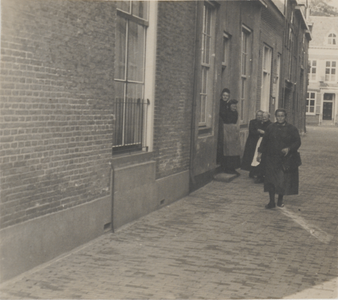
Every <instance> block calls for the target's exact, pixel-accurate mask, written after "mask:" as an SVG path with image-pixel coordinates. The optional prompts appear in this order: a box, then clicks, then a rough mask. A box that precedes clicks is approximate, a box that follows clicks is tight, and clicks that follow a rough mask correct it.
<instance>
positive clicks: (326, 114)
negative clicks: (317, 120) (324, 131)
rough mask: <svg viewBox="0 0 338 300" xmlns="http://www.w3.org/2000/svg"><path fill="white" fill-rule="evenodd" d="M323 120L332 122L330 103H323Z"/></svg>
mask: <svg viewBox="0 0 338 300" xmlns="http://www.w3.org/2000/svg"><path fill="white" fill-rule="evenodd" d="M323 120H329V121H331V120H332V102H323Z"/></svg>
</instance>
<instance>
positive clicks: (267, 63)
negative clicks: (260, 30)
mask: <svg viewBox="0 0 338 300" xmlns="http://www.w3.org/2000/svg"><path fill="white" fill-rule="evenodd" d="M266 50H267V51H266ZM267 54H268V55H267ZM272 55H273V50H272V48H271V47H270V46H268V45H266V44H264V45H263V55H262V87H261V106H260V109H261V110H263V111H269V110H270V97H271V75H272Z"/></svg>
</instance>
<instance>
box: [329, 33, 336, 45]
mask: <svg viewBox="0 0 338 300" xmlns="http://www.w3.org/2000/svg"><path fill="white" fill-rule="evenodd" d="M327 43H328V44H329V45H337V40H336V34H335V33H330V34H329V35H328V37H327Z"/></svg>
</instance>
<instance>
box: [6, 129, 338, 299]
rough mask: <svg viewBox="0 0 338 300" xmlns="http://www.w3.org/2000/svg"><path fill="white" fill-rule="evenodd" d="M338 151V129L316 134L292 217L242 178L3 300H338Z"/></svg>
mask: <svg viewBox="0 0 338 300" xmlns="http://www.w3.org/2000/svg"><path fill="white" fill-rule="evenodd" d="M337 149H338V129H337V128H320V127H310V128H309V129H308V133H307V135H306V137H304V138H303V139H302V147H301V149H300V152H301V155H302V160H303V165H302V166H301V168H300V181H301V182H300V194H299V195H297V196H286V197H285V204H286V206H285V208H278V209H273V210H265V209H264V205H265V204H266V203H267V202H268V195H267V194H266V193H263V186H262V185H261V184H254V183H253V180H252V179H250V178H248V173H247V172H244V171H242V172H241V176H240V177H238V178H236V179H234V180H233V181H231V182H227V183H225V182H219V181H213V182H211V183H210V184H208V185H206V186H205V187H203V188H201V189H199V190H197V191H195V192H194V193H192V194H190V195H189V196H187V197H185V198H183V199H181V200H179V201H177V202H176V203H174V204H172V205H170V206H167V207H164V208H162V209H161V210H159V211H156V212H153V213H151V214H149V215H148V216H146V217H143V218H141V219H139V220H137V221H135V222H133V223H131V224H128V225H126V226H124V227H123V228H121V229H119V230H118V231H117V232H115V233H114V234H112V233H107V234H105V235H103V236H101V237H100V238H98V239H96V240H94V241H92V242H90V243H88V244H86V245H84V246H83V247H80V248H78V249H76V250H74V251H72V252H70V253H68V254H66V255H64V256H62V257H60V258H58V259H55V260H54V261H52V262H50V263H48V264H45V265H42V266H40V267H38V268H36V269H34V270H32V271H30V272H27V273H25V274H22V275H20V276H19V277H17V278H15V279H13V280H10V281H8V282H6V283H4V284H2V285H1V286H0V291H1V293H0V296H1V299H7V298H8V299H41V298H42V299H60V298H62V299H65V298H67V299H243V298H245V299H254V298H260V299H267V298H269V299H272V298H277V299H281V298H302V299H304V298H312V299H313V298H321V299H322V298H337V297H338V288H337V277H338V269H337V266H338V259H337V258H338V255H337V237H338V235H337V227H338V220H337V208H338V201H337V199H338V188H337V185H338V184H337V175H338V172H337V167H336V166H337V165H338V156H337Z"/></svg>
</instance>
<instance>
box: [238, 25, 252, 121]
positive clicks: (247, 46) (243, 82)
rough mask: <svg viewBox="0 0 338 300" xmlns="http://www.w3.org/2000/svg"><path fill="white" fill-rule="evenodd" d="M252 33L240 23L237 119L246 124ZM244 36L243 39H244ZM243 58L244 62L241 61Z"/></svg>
mask: <svg viewBox="0 0 338 300" xmlns="http://www.w3.org/2000/svg"><path fill="white" fill-rule="evenodd" d="M252 33H253V31H252V30H251V29H250V28H249V27H247V26H245V25H244V24H242V27H241V72H240V105H239V106H240V111H239V114H238V115H239V120H240V123H241V124H247V123H248V120H247V112H246V111H245V108H246V106H247V103H248V101H249V83H250V76H251V71H252V70H251V60H252V59H251V55H252ZM244 38H245V39H244ZM243 60H245V63H243Z"/></svg>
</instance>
